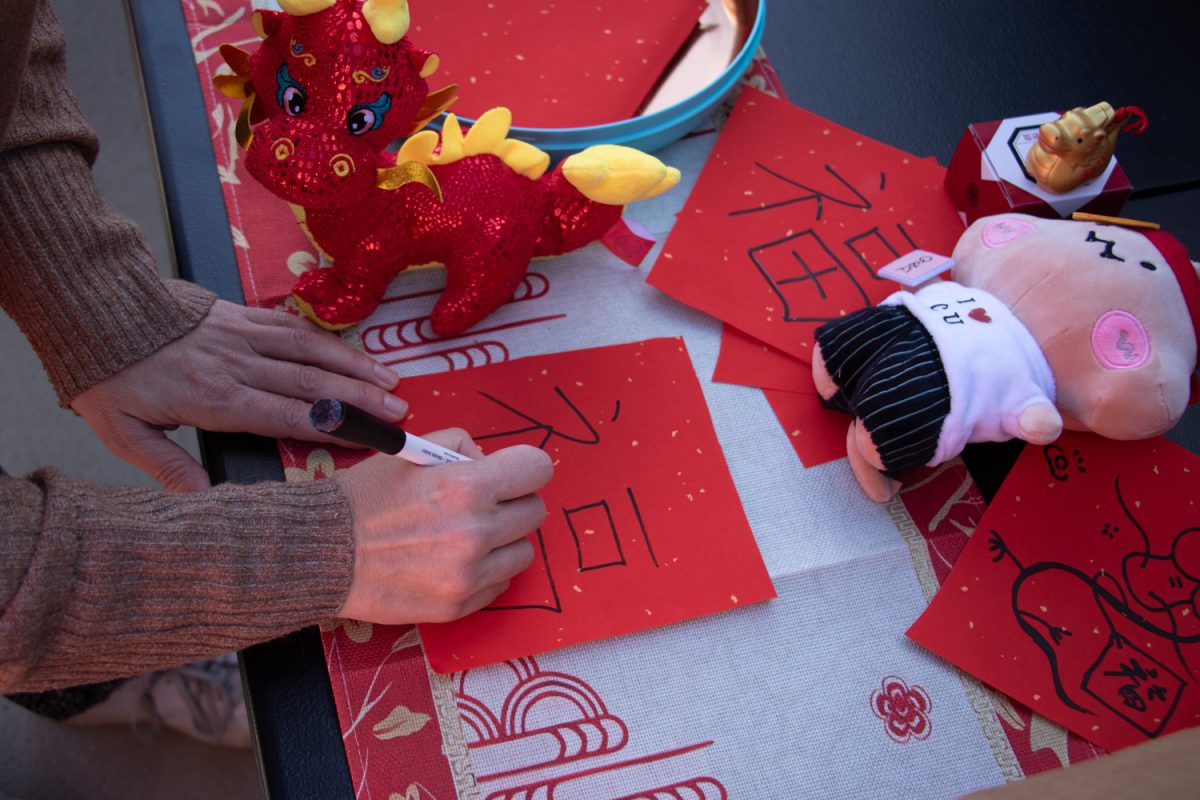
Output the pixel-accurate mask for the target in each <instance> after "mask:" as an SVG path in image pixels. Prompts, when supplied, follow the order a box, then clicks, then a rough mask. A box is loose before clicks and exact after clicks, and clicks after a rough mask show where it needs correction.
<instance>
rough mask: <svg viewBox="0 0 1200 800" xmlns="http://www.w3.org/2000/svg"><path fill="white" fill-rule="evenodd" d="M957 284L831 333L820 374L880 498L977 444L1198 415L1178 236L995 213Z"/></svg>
mask: <svg viewBox="0 0 1200 800" xmlns="http://www.w3.org/2000/svg"><path fill="white" fill-rule="evenodd" d="M953 277H954V281H940V282H937V283H933V284H929V285H927V286H925V287H923V288H921V289H919V290H917V291H916V292H915V293H914V292H897V293H896V294H893V295H892V296H891V297H889V298H887V299H886V300H884V301H883V303H881V304H880V305H879V306H878V307H876V308H870V309H864V310H862V311H858V312H855V313H853V314H850V315H849V316H847V317H845V318H844V319H841V320H838V321H836V322H831V323H829V324H827V325H824V326H822V327H821V328H819V329H818V330H817V334H816V338H817V346H816V348H815V349H814V358H813V380H814V381H815V383H816V386H817V390H818V392H820V395H821V398H822V402H824V403H825V405H827V406H829V407H831V408H836V409H839V410H842V411H846V412H849V413H851V414H853V415H854V417H855V419H854V420H853V421H852V422H851V423H850V428H849V430H848V432H847V435H846V452H847V455H848V456H849V458H850V464H851V467H852V468H853V470H854V475H855V477H856V478H857V479H858V481H859V483H860V484H862V487H863V490H864V491H865V492H866V494H867V496H868V497H870V498H871V499H872V500H876V501H879V502H882V501H885V500H888V499H890V498H891V497H893V496H894V495H895V494H896V492H897V491H898V490H899V488H900V483H899V482H898V481H897V480H896V476H897V475H898V474H899V473H901V472H903V471H905V470H908V469H911V468H913V467H916V466H920V465H930V466H932V465H935V464H940V463H942V462H944V461H948V460H949V459H951V458H953V457H955V456H956V455H958V454H959V453H960V452H961V451H962V449H963V447H964V446H965V445H966V444H968V443H970V442H984V441H1003V440H1006V439H1011V438H1019V439H1024V440H1025V441H1028V442H1031V443H1034V444H1048V443H1049V442H1052V441H1054V440H1055V439H1056V438H1058V435H1059V434H1060V433H1061V432H1062V430H1063V428H1064V427H1065V428H1068V429H1071V430H1084V431H1093V432H1095V433H1098V434H1100V435H1102V436H1108V437H1110V438H1113V439H1141V438H1148V437H1151V436H1157V435H1159V434H1161V433H1163V432H1165V431H1167V430H1168V429H1170V428H1171V427H1172V426H1173V425H1174V424H1175V423H1176V422H1178V421H1179V418H1180V417H1181V416H1182V415H1183V412H1184V409H1185V408H1186V406H1187V404H1188V400H1189V397H1190V395H1191V385H1192V380H1193V373H1194V371H1195V369H1196V354H1197V340H1196V337H1197V332H1198V331H1200V277H1198V276H1197V271H1196V267H1195V265H1193V264H1192V263H1191V261H1189V260H1188V257H1187V253H1186V251H1185V250H1184V249H1183V246H1182V245H1181V244H1180V243H1179V241H1178V240H1177V239H1175V238H1174V237H1173V236H1171V235H1169V234H1166V233H1163V232H1161V231H1148V230H1135V229H1132V228H1125V227H1119V226H1116V225H1102V224H1097V223H1094V222H1074V221H1065V220H1048V219H1041V218H1038V217H1030V216H1025V215H1022V214H1003V215H998V216H994V217H984V218H982V219H979V220H977V221H976V222H975V223H974V224H973V225H971V227H969V228H967V230H966V232H965V233H964V234H963V236H962V238H961V239H960V240H959V242H958V245H957V246H956V247H955V248H954V272H953Z"/></svg>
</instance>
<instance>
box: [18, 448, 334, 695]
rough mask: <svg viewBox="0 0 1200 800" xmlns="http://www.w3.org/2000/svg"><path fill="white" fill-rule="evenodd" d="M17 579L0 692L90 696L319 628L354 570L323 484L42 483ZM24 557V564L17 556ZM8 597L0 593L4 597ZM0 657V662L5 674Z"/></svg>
mask: <svg viewBox="0 0 1200 800" xmlns="http://www.w3.org/2000/svg"><path fill="white" fill-rule="evenodd" d="M32 482H33V483H35V484H40V485H41V487H42V489H43V493H44V497H45V501H44V504H43V506H42V508H43V510H42V515H41V516H42V519H41V525H40V529H41V530H40V534H39V536H38V540H37V544H36V547H35V548H33V549H32V552H31V557H30V567H29V569H28V570H27V571H26V576H27V577H26V578H25V580H24V582H23V583H22V585H21V586H19V587H17V589H16V592H15V593H14V594H12V596H11V600H10V601H9V603H8V607H7V609H5V613H4V614H3V617H0V623H3V622H9V623H10V624H15V622H18V621H19V622H21V624H22V626H24V627H27V628H28V630H26V631H25V633H26V634H27V635H26V636H21V635H18V634H14V632H13V631H11V630H10V631H7V632H5V631H3V630H2V629H3V627H4V625H3V624H0V633H5V634H6V635H5V636H3V637H0V640H3V641H5V642H6V645H14V644H15V645H16V646H15V647H13V646H6V647H5V648H4V650H6V651H8V652H9V653H10V654H11V655H12V656H15V657H16V660H15V663H14V662H9V663H0V678H3V679H4V680H0V684H7V686H6V687H5V690H6V691H11V690H12V689H13V688H14V687H13V684H14V683H15V684H16V685H17V687H19V688H20V690H22V691H37V690H41V689H45V688H52V687H54V686H63V685H71V684H79V683H91V682H96V681H100V680H106V679H108V678H112V677H118V676H121V675H131V674H136V673H138V672H144V671H146V670H149V669H156V668H161V667H165V666H173V665H177V664H181V663H185V662H188V661H195V660H199V659H202V658H209V657H212V656H213V655H216V654H219V653H223V652H228V651H229V650H235V649H241V648H244V647H247V646H249V645H251V644H255V643H258V642H262V641H266V640H269V639H273V638H275V637H278V636H281V635H284V634H286V633H289V632H291V631H293V630H296V629H298V628H301V627H303V626H305V625H311V624H315V623H318V622H323V621H325V620H327V619H329V618H331V617H332V616H333V615H334V614H335V613H336V611H337V610H338V609H339V608H340V607H341V605H342V604H343V603H344V602H345V597H346V593H347V592H348V591H349V586H350V579H351V573H352V571H353V566H354V539H353V533H352V523H351V518H350V508H349V504H348V502H347V500H346V498H345V495H344V494H343V493H342V490H341V488H340V487H339V486H338V485H337V484H336V483H335V482H334V481H331V480H318V481H312V482H302V483H269V484H259V485H255V486H235V485H231V484H225V485H222V486H219V487H216V488H214V489H211V490H209V491H205V492H198V493H196V494H165V493H163V492H159V491H155V490H150V489H140V488H128V489H111V488H109V489H104V490H98V489H97V488H96V487H94V486H91V485H89V484H86V483H82V482H77V481H72V480H69V479H66V478H64V477H62V476H61V475H60V474H58V473H57V472H55V471H53V470H44V471H41V472H39V473H35V474H34V476H32ZM27 552H28V551H27ZM10 588H11V587H10ZM8 661H9V659H8V657H6V658H3V659H0V662H8Z"/></svg>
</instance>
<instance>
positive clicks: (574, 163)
mask: <svg viewBox="0 0 1200 800" xmlns="http://www.w3.org/2000/svg"><path fill="white" fill-rule="evenodd" d="M562 171H563V175H564V176H565V177H566V179H567V180H568V181H569V182H570V183H571V185H572V186H574V187H575V188H576V189H578V190H579V191H580V192H581V193H583V195H584V196H585V197H587V198H588V199H589V200H594V201H596V202H597V203H604V204H605V205H610V206H622V205H626V204H627V203H632V202H635V201H637V200H647V199H649V198H651V197H655V196H657V195H660V194H662V193H663V192H665V191H667V190H668V189H670V188H671V187H673V186H674V185H675V184H677V183H679V170H677V169H675V168H674V167H668V166H667V165H666V164H664V163H662V162H661V161H659V160H658V159H657V158H655V157H654V156H651V155H647V154H646V153H643V152H642V151H641V150H634V149H633V148H632V147H622V146H621V145H615V144H598V145H594V146H592V147H589V148H588V149H586V150H584V151H583V152H581V153H576V154H575V155H573V156H571V157H569V158H568V159H567V160H566V161H564V162H563V164H562Z"/></svg>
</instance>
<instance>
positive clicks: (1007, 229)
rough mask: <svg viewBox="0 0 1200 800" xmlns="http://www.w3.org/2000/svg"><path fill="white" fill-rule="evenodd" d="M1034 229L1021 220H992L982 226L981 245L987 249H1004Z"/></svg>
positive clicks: (1030, 224) (1033, 226)
mask: <svg viewBox="0 0 1200 800" xmlns="http://www.w3.org/2000/svg"><path fill="white" fill-rule="evenodd" d="M1036 229H1037V226H1036V225H1034V224H1033V223H1032V222H1029V221H1027V220H1023V219H997V220H993V221H992V222H989V223H988V224H987V225H984V226H983V243H984V244H985V245H987V246H988V247H1004V245H1006V244H1009V243H1010V242H1015V241H1016V240H1017V239H1020V238H1021V237H1022V236H1024V235H1025V234H1027V233H1033V232H1034V231H1035V230H1036Z"/></svg>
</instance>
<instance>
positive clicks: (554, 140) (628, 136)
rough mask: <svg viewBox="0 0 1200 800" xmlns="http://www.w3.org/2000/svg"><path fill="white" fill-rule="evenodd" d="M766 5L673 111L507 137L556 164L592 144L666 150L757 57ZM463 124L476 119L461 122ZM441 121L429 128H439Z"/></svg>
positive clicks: (763, 2) (763, 0)
mask: <svg viewBox="0 0 1200 800" xmlns="http://www.w3.org/2000/svg"><path fill="white" fill-rule="evenodd" d="M766 19H767V0H758V13H757V14H755V17H754V23H753V24H752V25H751V27H750V33H749V35H748V36H747V37H746V41H745V43H744V44H743V45H742V49H741V50H739V51H738V54H737V56H736V57H735V58H734V59H733V61H731V62H730V63H729V66H727V67H726V68H725V69H724V70H723V71H722V72H721V74H720V75H718V76H717V77H716V78H715V79H714V80H713V81H712V82H711V83H709V84H708V85H707V86H705V87H704V88H702V89H700V90H699V91H698V92H696V93H695V94H693V95H692V96H691V97H688V98H687V99H686V100H681V101H679V102H678V103H675V104H674V105H672V106H668V107H667V108H663V109H659V110H658V111H655V112H653V113H650V114H646V115H644V116H639V117H631V118H629V119H623V120H621V121H620V122H610V123H608V124H606V125H589V126H586V127H581V128H520V127H517V126H515V125H514V126H513V127H512V129H511V130H510V132H509V136H511V137H512V138H514V139H520V140H522V141H525V142H529V143H530V144H532V145H535V146H536V147H538V148H540V149H541V150H545V151H546V152H547V153H549V154H550V160H551V161H552V162H557V161H559V160H561V159H563V158H566V157H567V156H569V155H571V154H572V153H577V152H579V151H580V150H583V149H584V148H587V147H591V146H592V145H594V144H622V145H626V146H628V147H635V148H637V149H638V150H643V151H646V152H652V151H654V150H658V149H659V148H661V147H666V146H667V145H668V144H670V143H671V142H673V141H675V140H676V139H679V138H680V137H682V136H683V135H684V134H686V133H688V132H689V131H691V130H693V129H694V128H696V127H697V126H698V125H700V123H701V122H703V121H704V120H705V119H707V118H708V117H709V116H710V115H711V114H712V113H713V111H715V110H716V108H717V106H719V105H720V104H721V102H722V101H724V100H725V98H726V97H728V96H729V93H730V92H732V91H733V89H734V87H735V86H737V83H738V81H739V80H741V77H742V75H744V74H745V73H746V70H747V69H749V68H750V62H751V60H752V59H753V58H754V54H755V53H756V52H758V46H759V44H761V42H762V37H763V30H764V29H765V27H766ZM459 119H460V121H461V122H462V123H463V124H464V125H469V124H471V123H472V122H474V120H471V119H467V118H465V117H460V118H459ZM441 121H442V118H439V119H437V120H436V121H435V122H434V123H433V125H431V127H435V128H440V127H441Z"/></svg>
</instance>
